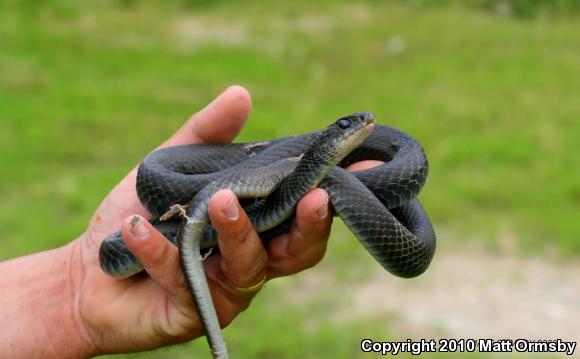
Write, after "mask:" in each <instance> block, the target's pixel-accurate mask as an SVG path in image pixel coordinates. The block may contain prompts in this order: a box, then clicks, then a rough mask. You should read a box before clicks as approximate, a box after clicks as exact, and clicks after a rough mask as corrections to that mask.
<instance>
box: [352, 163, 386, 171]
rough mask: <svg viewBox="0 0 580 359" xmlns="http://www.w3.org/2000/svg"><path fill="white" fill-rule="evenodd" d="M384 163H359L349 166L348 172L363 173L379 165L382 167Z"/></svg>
mask: <svg viewBox="0 0 580 359" xmlns="http://www.w3.org/2000/svg"><path fill="white" fill-rule="evenodd" d="M383 163H384V162H383V161H376V160H366V161H359V162H355V163H353V164H352V165H350V166H348V167H347V168H346V169H347V170H348V171H351V172H354V171H362V170H366V169H369V168H373V167H377V166H379V165H382V164H383Z"/></svg>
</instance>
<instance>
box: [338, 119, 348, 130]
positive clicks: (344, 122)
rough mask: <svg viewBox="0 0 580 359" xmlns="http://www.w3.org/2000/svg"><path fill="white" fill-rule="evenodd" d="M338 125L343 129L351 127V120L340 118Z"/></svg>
mask: <svg viewBox="0 0 580 359" xmlns="http://www.w3.org/2000/svg"><path fill="white" fill-rule="evenodd" d="M336 125H337V126H338V128H340V129H342V130H344V129H347V128H349V127H350V120H349V119H348V118H341V119H340V120H338V121H336Z"/></svg>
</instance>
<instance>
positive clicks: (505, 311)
mask: <svg viewBox="0 0 580 359" xmlns="http://www.w3.org/2000/svg"><path fill="white" fill-rule="evenodd" d="M438 254H439V256H438V257H436V259H435V260H434V262H433V264H432V266H431V268H430V269H429V271H428V272H427V273H426V274H425V275H423V276H421V277H420V278H417V279H415V280H412V281H404V280H400V279H397V278H393V277H392V276H386V275H384V273H377V275H376V276H375V277H374V278H373V279H371V280H369V281H368V282H366V283H364V284H362V285H360V286H358V288H353V289H352V290H353V292H352V293H353V296H354V308H353V309H354V312H356V313H359V314H364V313H367V314H368V313H369V310H373V311H374V310H378V311H381V312H394V313H396V314H394V315H393V317H392V318H393V320H392V325H393V327H392V328H393V330H397V329H398V330H399V331H404V332H412V333H416V335H418V336H421V337H424V336H428V337H454V338H494V339H500V338H511V339H518V338H524V339H556V338H561V339H567V340H574V341H578V340H580V264H578V263H573V262H572V261H569V262H554V261H547V260H545V259H540V258H525V257H518V256H515V255H507V256H506V255H498V254H492V253H489V252H486V251H485V250H482V249H479V248H463V249H461V250H453V251H446V252H445V253H438ZM579 351H580V350H579Z"/></svg>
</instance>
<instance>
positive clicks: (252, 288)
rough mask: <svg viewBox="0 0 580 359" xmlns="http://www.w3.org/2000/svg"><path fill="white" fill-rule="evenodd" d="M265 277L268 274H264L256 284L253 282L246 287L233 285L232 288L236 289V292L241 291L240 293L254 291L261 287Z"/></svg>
mask: <svg viewBox="0 0 580 359" xmlns="http://www.w3.org/2000/svg"><path fill="white" fill-rule="evenodd" d="M267 278H268V275H266V274H264V278H262V280H260V281H259V282H258V284H255V285H253V286H251V287H247V288H242V287H234V289H235V290H237V291H238V292H241V293H256V292H257V291H259V290H260V289H262V287H263V286H264V284H265V283H266V279H267Z"/></svg>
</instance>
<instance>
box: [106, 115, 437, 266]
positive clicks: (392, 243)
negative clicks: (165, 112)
mask: <svg viewBox="0 0 580 359" xmlns="http://www.w3.org/2000/svg"><path fill="white" fill-rule="evenodd" d="M319 133H320V131H316V132H312V133H309V134H305V135H301V136H293V137H286V138H280V139H276V140H272V141H266V142H248V143H239V144H196V145H183V146H175V147H169V148H165V149H161V150H158V151H156V152H153V153H151V154H150V155H149V156H147V157H146V158H145V159H144V160H143V161H142V163H141V165H140V166H139V169H138V174H137V193H138V196H139V199H140V200H141V203H142V204H143V205H144V206H145V207H146V208H147V209H148V210H149V211H150V212H151V213H152V214H153V215H154V216H155V217H157V218H158V217H160V216H161V215H162V214H164V213H165V212H167V211H168V210H169V208H170V207H171V206H172V205H174V204H187V203H190V201H191V200H192V198H194V197H195V195H196V194H197V193H198V192H199V191H200V190H202V189H203V188H204V187H206V186H207V185H208V184H210V183H212V182H214V181H217V180H219V179H220V178H224V177H227V176H231V175H232V174H233V173H236V172H243V173H247V174H249V176H250V177H251V173H252V172H253V171H258V170H259V169H261V168H264V167H268V166H271V165H272V164H273V163H275V162H278V161H281V160H284V159H290V158H297V157H300V156H302V155H303V154H304V153H305V151H307V150H308V148H309V146H310V145H311V143H312V140H313V138H315V137H316V136H317V135H318V134H319ZM362 160H378V161H383V162H384V163H383V164H381V165H379V166H377V167H373V168H370V169H366V170H362V171H356V172H347V171H346V170H344V167H346V166H348V165H350V164H352V163H355V162H358V161H362ZM274 167H275V166H274ZM427 174H428V162H427V158H426V156H425V153H424V151H423V149H422V147H421V146H420V144H419V143H418V142H417V141H416V140H415V139H414V138H412V137H411V136H410V135H408V134H406V133H404V132H402V131H400V130H397V129H394V128H391V127H387V126H380V125H375V127H374V130H373V132H372V133H371V134H370V135H369V136H368V137H367V138H366V140H364V142H362V143H361V144H360V145H359V146H358V147H357V148H355V149H354V150H353V151H352V152H351V153H350V154H349V155H348V156H346V157H345V158H344V160H342V161H341V162H340V163H339V165H338V166H336V167H334V168H333V169H332V170H330V172H329V173H328V174H327V175H326V177H325V178H324V179H323V180H322V182H321V183H320V184H319V187H321V188H324V189H325V190H326V191H327V192H328V193H329V197H330V202H331V204H332V206H333V208H334V212H335V213H336V214H337V215H338V216H340V217H341V219H342V220H343V221H344V223H345V224H346V225H347V226H348V228H349V229H350V230H351V231H352V233H353V234H354V235H355V236H356V237H357V238H358V240H359V241H360V243H361V244H362V245H363V247H364V248H366V249H367V251H368V252H369V253H370V254H371V255H372V256H373V257H374V258H375V260H376V261H377V262H379V263H380V264H381V265H382V266H383V267H384V268H385V269H386V270H388V271H389V272H391V273H392V274H394V275H397V276H400V277H415V276H417V275H419V274H421V273H423V272H424V271H425V270H426V269H427V267H428V266H429V263H430V261H431V259H432V257H433V255H434V253H435V232H434V230H433V226H432V225H431V222H430V220H429V217H428V215H427V214H426V212H425V211H424V209H423V208H422V207H421V205H420V203H419V201H418V199H417V198H416V197H417V195H418V194H419V192H420V190H421V189H422V187H423V185H424V184H425V181H426V179H427ZM247 180H248V186H251V183H252V178H248V179H247ZM241 203H242V205H243V207H244V209H245V210H246V212H247V213H248V215H249V217H250V218H252V217H253V216H256V215H258V214H259V213H262V212H263V207H264V206H265V205H266V203H267V200H266V199H264V198H257V199H245V200H242V201H241ZM292 219H293V217H292V216H291V217H290V218H289V219H288V220H286V221H284V222H283V223H281V224H279V225H277V226H276V227H274V228H270V229H268V230H266V231H263V232H261V233H260V237H261V238H263V239H264V240H265V241H267V240H268V239H270V238H272V237H274V236H275V235H277V234H279V233H283V232H286V231H288V229H289V228H290V225H291V223H292ZM152 223H153V224H154V226H156V227H157V229H159V230H160V231H161V232H162V233H163V234H164V235H165V236H166V237H167V239H168V240H170V241H171V242H172V243H174V244H175V243H176V237H177V233H178V229H179V223H180V222H179V221H167V222H163V221H159V220H157V219H156V220H152ZM216 246H217V234H216V233H215V231H214V230H213V229H212V227H211V225H210V226H209V227H207V228H206V229H205V232H204V236H203V241H202V242H201V248H204V249H207V248H213V247H216ZM99 261H100V265H101V267H102V269H103V270H104V271H105V272H106V273H108V274H110V275H113V276H116V277H128V276H131V275H133V274H135V273H138V272H140V271H141V270H142V269H143V267H142V265H141V264H140V263H139V261H138V260H137V259H136V258H135V256H133V254H132V253H131V252H130V251H129V250H128V249H127V247H126V246H125V244H124V242H123V240H122V237H121V234H120V232H115V233H113V234H111V235H110V236H109V237H107V238H106V239H105V240H104V241H103V242H102V244H101V247H100V251H99Z"/></svg>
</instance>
